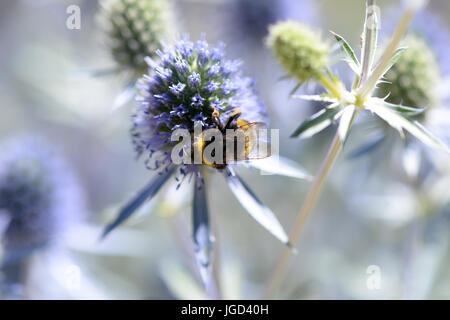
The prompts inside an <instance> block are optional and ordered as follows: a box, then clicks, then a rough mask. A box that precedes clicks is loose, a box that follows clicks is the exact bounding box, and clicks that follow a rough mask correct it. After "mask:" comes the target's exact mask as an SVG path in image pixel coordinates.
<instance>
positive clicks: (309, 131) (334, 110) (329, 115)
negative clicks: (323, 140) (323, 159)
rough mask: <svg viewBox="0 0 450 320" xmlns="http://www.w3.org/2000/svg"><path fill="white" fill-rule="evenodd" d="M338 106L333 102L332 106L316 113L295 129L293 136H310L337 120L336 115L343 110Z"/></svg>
mask: <svg viewBox="0 0 450 320" xmlns="http://www.w3.org/2000/svg"><path fill="white" fill-rule="evenodd" d="M338 106H339V104H338V103H336V104H332V105H331V106H330V107H327V108H324V109H322V110H320V111H319V112H317V113H316V114H314V115H313V116H312V117H311V118H309V119H308V120H306V121H304V122H303V123H302V124H301V125H300V126H299V127H298V128H297V129H296V130H295V131H294V133H293V134H292V135H291V138H294V137H301V138H309V137H312V136H313V135H315V134H316V133H318V132H320V131H322V130H323V129H325V128H326V127H328V126H329V125H330V124H331V123H333V121H335V120H336V116H337V115H338V113H339V111H340V110H341V109H340V108H338Z"/></svg>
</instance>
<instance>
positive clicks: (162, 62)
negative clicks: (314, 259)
mask: <svg viewBox="0 0 450 320" xmlns="http://www.w3.org/2000/svg"><path fill="white" fill-rule="evenodd" d="M157 55H158V57H159V59H157V60H156V59H152V58H150V57H148V58H147V59H146V61H147V63H148V65H149V73H148V74H147V75H145V76H144V77H143V78H141V79H140V80H139V81H138V83H137V91H138V97H137V99H136V100H137V106H136V110H135V112H134V114H133V117H132V121H133V126H132V130H131V135H132V141H133V145H134V147H135V150H136V153H137V155H138V156H143V157H145V158H146V160H145V162H146V165H147V168H148V169H150V170H153V171H156V172H158V175H157V176H156V178H154V179H153V180H152V181H150V183H149V184H148V185H147V186H146V187H145V188H144V189H143V190H142V191H141V192H140V193H139V194H138V195H137V196H136V197H135V198H134V199H132V200H131V201H130V202H129V203H128V204H127V205H125V206H124V207H123V209H122V210H121V211H120V213H119V215H118V217H117V219H116V220H114V221H113V222H112V223H111V224H110V225H109V226H108V227H107V228H106V229H105V232H104V235H106V234H108V233H109V232H110V231H112V230H113V229H114V228H116V227H117V226H118V225H119V224H121V223H122V222H123V221H124V220H125V219H127V218H128V217H129V216H130V215H131V214H133V212H134V211H135V210H136V209H137V208H138V207H139V206H141V205H142V204H143V202H145V201H146V200H147V199H150V198H151V197H153V196H154V195H155V194H156V193H157V192H158V191H159V190H160V189H161V187H162V186H163V185H164V184H165V183H167V182H168V181H169V179H170V178H171V177H172V176H175V179H176V180H177V181H178V184H181V183H189V182H191V180H194V181H193V182H192V185H193V187H194V198H193V219H192V220H193V235H194V236H193V237H194V242H195V247H196V256H197V261H198V265H199V267H200V271H201V274H202V278H203V280H204V281H205V282H206V281H207V279H208V277H209V273H210V264H211V254H212V248H213V235H212V232H211V227H210V222H209V221H210V219H209V208H208V204H207V198H206V190H207V189H208V188H209V185H208V179H207V176H208V174H210V173H214V172H217V173H222V174H223V175H224V177H225V178H226V180H227V181H228V185H229V187H230V188H231V190H232V191H233V193H234V195H235V196H236V197H237V199H238V200H239V201H240V202H241V204H242V205H243V206H244V207H245V209H247V211H248V212H249V214H250V215H251V216H253V217H254V218H255V219H256V220H257V221H258V222H259V223H261V224H262V226H263V227H265V228H266V229H267V230H268V231H269V232H271V233H272V234H273V235H274V236H275V237H277V238H278V239H279V240H280V241H282V242H283V243H285V244H287V245H289V243H288V237H287V235H286V233H285V231H284V229H283V227H282V226H281V224H280V223H279V222H278V220H277V218H276V216H275V215H274V214H273V213H272V211H271V210H270V209H269V208H267V207H266V206H264V205H263V204H262V203H261V201H260V200H259V199H258V198H257V197H256V196H255V195H254V194H253V192H252V191H251V190H250V189H249V188H248V186H247V185H246V184H245V183H244V181H243V180H242V179H241V178H240V177H239V176H238V175H237V174H236V173H235V172H234V170H233V168H232V167H233V165H234V164H236V163H242V162H246V161H247V160H253V161H249V163H250V165H251V166H254V167H257V168H261V169H264V170H265V171H268V172H275V173H278V174H285V175H290V176H294V177H297V178H307V177H308V175H307V174H306V173H305V172H304V171H303V169H302V168H301V167H300V166H298V165H297V164H295V163H292V162H290V161H285V160H283V159H281V160H280V161H281V162H280V165H279V166H278V167H275V166H274V162H273V161H272V160H271V158H269V157H268V156H269V155H270V151H269V152H265V153H260V152H258V151H257V150H258V147H259V146H261V145H262V144H264V145H267V143H266V141H265V140H263V139H260V137H259V136H258V130H259V129H261V128H263V127H265V126H266V123H267V120H266V114H265V110H264V105H263V104H262V103H261V101H259V100H258V97H257V95H256V92H255V88H254V82H253V80H252V79H250V78H248V77H245V76H243V74H242V71H241V69H242V67H241V63H240V62H238V61H231V60H227V59H226V58H225V54H224V47H223V45H219V46H217V47H211V46H210V45H209V44H208V42H206V40H205V39H204V38H202V39H200V40H199V41H197V42H192V41H190V40H189V39H188V38H187V37H184V38H182V39H180V40H178V41H177V42H176V44H175V45H174V46H165V47H164V48H163V50H159V51H157ZM198 129H200V133H199V134H196V130H198ZM178 130H182V132H184V133H185V136H186V135H187V139H186V141H187V143H186V141H185V142H181V143H180V142H179V139H178V138H176V139H174V138H173V137H174V134H175V133H176V132H177V131H178ZM208 130H213V132H214V133H215V134H213V136H214V138H212V137H209V138H208V137H207V135H206V134H207V132H208ZM236 131H240V132H241V133H242V136H241V137H242V139H240V138H239V137H238V138H237V139H235V138H234V137H233V138H232V139H231V138H230V136H229V135H228V134H229V133H236ZM217 134H219V135H217ZM180 136H181V135H180ZM213 142H214V143H213ZM217 143H219V145H220V147H218V148H217V147H216V148H212V149H213V150H212V152H210V153H208V155H210V156H212V157H207V156H206V151H207V150H208V149H210V147H212V145H213V144H215V145H217ZM227 145H228V146H229V145H231V146H232V147H231V151H232V152H231V154H230V152H229V151H230V149H229V148H226V147H225V146H227ZM239 145H241V146H242V149H240V148H239ZM177 146H178V147H179V148H178V149H176V150H177V151H176V152H174V151H173V150H174V148H176V147H177ZM180 146H181V147H180ZM186 148H188V149H189V151H188V150H187V149H186ZM222 151H224V152H223V153H222ZM219 154H220V155H219ZM174 155H181V156H182V157H181V158H182V159H184V160H183V161H181V162H179V161H174V160H175V159H174V158H176V157H174ZM186 155H187V156H186ZM196 155H198V156H199V158H198V159H195V158H196ZM261 158H266V159H261ZM192 160H193V161H192ZM196 160H197V161H196ZM186 180H187V182H185V181H186Z"/></svg>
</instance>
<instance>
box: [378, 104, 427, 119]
mask: <svg viewBox="0 0 450 320" xmlns="http://www.w3.org/2000/svg"><path fill="white" fill-rule="evenodd" d="M385 105H386V107H388V108H391V109H392V110H394V111H396V112H398V113H401V114H403V115H404V116H406V117H414V116H417V115H419V114H421V113H423V112H424V111H425V109H424V108H412V107H407V106H402V105H395V104H391V103H387V102H385Z"/></svg>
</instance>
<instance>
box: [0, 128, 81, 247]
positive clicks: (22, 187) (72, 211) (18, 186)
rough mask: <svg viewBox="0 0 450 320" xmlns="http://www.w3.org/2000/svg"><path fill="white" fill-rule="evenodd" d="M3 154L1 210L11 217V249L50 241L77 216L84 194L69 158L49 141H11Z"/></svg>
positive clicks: (6, 240)
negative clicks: (67, 159)
mask: <svg viewBox="0 0 450 320" xmlns="http://www.w3.org/2000/svg"><path fill="white" fill-rule="evenodd" d="M1 149H2V153H1V157H0V215H4V218H6V220H7V221H8V226H7V228H6V231H5V233H4V234H3V238H2V242H3V244H4V246H5V248H6V249H24V248H34V247H38V246H42V245H46V244H48V243H49V242H50V241H51V240H54V239H55V237H56V236H57V235H58V234H60V232H62V231H64V230H65V228H66V227H67V226H68V225H69V224H70V223H71V222H73V221H75V220H77V219H78V218H79V217H80V216H81V214H82V213H83V209H84V197H83V193H82V191H81V188H80V187H79V185H78V183H77V180H76V179H75V176H74V175H73V174H72V173H71V171H70V169H69V168H68V166H67V165H66V163H65V162H64V161H63V160H62V159H61V158H59V157H58V156H57V155H56V154H55V153H54V152H53V151H52V149H51V148H50V146H49V145H47V144H46V143H45V142H44V141H41V140H36V139H35V138H31V137H22V138H17V139H13V140H11V141H8V142H6V143H5V144H4V145H3V146H2V148H1Z"/></svg>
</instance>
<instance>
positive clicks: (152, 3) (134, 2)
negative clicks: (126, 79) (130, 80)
mask: <svg viewBox="0 0 450 320" xmlns="http://www.w3.org/2000/svg"><path fill="white" fill-rule="evenodd" d="M102 7H103V9H102V11H101V12H100V17H99V18H100V23H101V24H102V26H103V28H104V29H105V31H106V33H107V34H108V35H109V40H108V42H107V44H108V46H109V47H110V49H111V53H112V56H113V57H114V60H116V62H117V63H118V64H119V65H120V67H122V68H123V69H128V70H131V71H133V72H135V73H137V74H142V73H145V71H146V70H147V65H146V63H145V61H144V58H145V57H147V56H149V57H154V56H155V54H156V50H158V49H161V42H162V41H163V42H164V41H168V40H171V38H172V33H173V26H174V25H175V23H174V17H173V16H172V8H171V6H170V1H168V0H103V2H102Z"/></svg>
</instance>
